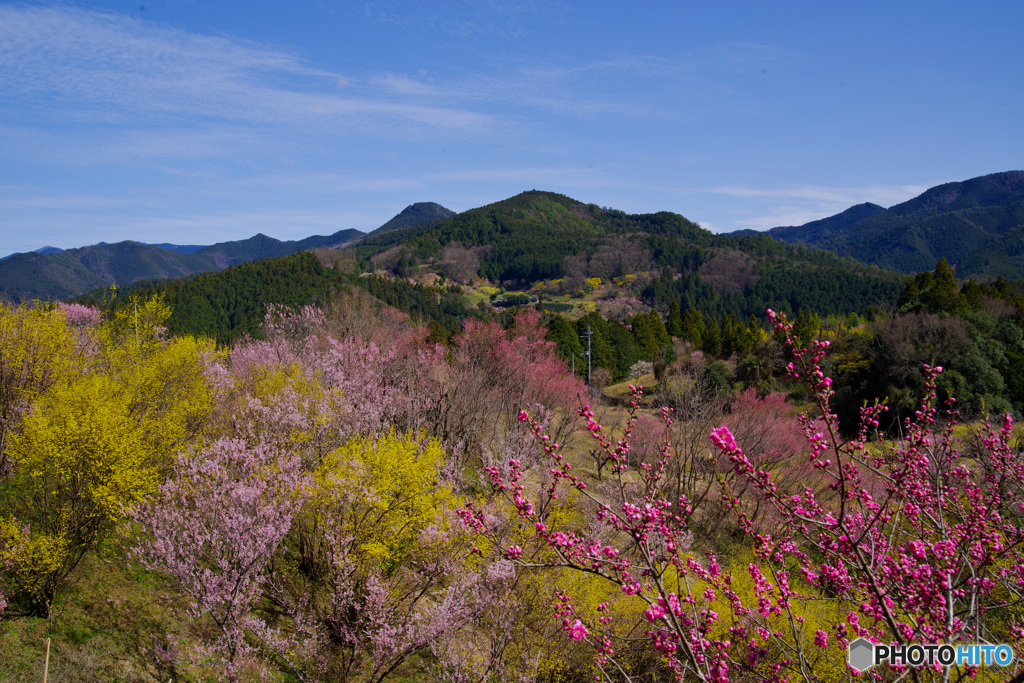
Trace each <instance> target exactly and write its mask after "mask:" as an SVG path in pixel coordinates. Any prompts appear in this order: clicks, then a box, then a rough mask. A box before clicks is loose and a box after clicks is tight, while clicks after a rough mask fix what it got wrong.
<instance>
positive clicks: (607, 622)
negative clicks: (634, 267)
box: [460, 312, 1024, 682]
mask: <svg viewBox="0 0 1024 683" xmlns="http://www.w3.org/2000/svg"><path fill="white" fill-rule="evenodd" d="M769 315H770V317H771V318H772V321H773V323H774V324H775V326H776V329H777V331H779V332H780V333H781V334H782V335H783V336H784V337H785V339H786V345H787V347H788V348H789V350H790V352H791V354H792V357H793V362H792V363H791V364H790V365H789V366H788V368H787V369H788V372H789V376H790V378H791V379H793V380H798V381H801V380H802V381H804V382H806V384H807V386H808V388H809V390H810V392H811V395H812V396H813V398H814V408H812V409H811V410H809V411H808V412H806V413H804V414H803V415H802V416H801V417H800V418H799V428H800V430H801V431H802V433H803V440H802V443H801V444H800V446H799V448H797V447H796V445H795V444H793V445H791V446H790V447H791V448H793V449H794V452H793V453H791V454H790V456H789V458H790V459H797V458H799V459H802V460H803V462H804V463H805V465H804V466H805V467H806V468H807V470H809V471H810V472H812V473H814V476H811V477H808V478H806V480H805V481H798V480H797V479H796V478H794V477H792V476H781V477H780V476H779V475H780V473H783V474H785V473H786V472H787V471H791V469H792V467H790V466H787V467H784V468H781V469H780V467H779V464H780V463H781V462H783V461H785V460H786V458H785V454H778V453H774V454H773V453H772V451H770V450H769V448H762V447H757V448H755V447H751V446H748V447H751V452H750V453H749V455H748V453H747V452H746V451H745V450H744V446H743V445H742V444H741V443H740V441H739V440H738V439H737V437H736V435H735V434H734V433H733V431H732V430H731V429H730V428H729V427H728V426H726V425H722V426H720V427H718V428H716V429H714V430H712V432H711V434H710V439H711V441H712V443H713V445H714V447H715V448H716V449H717V450H718V452H719V453H720V456H719V458H717V459H716V462H717V463H719V464H721V463H724V464H725V468H722V467H720V466H719V467H716V470H717V471H716V472H715V476H716V478H717V480H718V482H719V493H720V496H721V499H722V502H723V504H724V505H725V507H726V509H728V510H729V511H730V512H731V513H732V514H734V515H735V518H736V520H737V523H738V526H739V528H740V529H741V530H742V531H743V532H744V533H745V535H746V538H747V539H748V541H747V543H748V548H749V550H748V551H746V552H747V553H748V554H749V559H743V560H742V561H740V562H735V561H733V563H731V564H730V563H728V562H721V561H719V559H718V558H716V557H715V556H714V555H713V554H708V555H706V556H703V557H700V556H698V555H697V554H695V553H694V552H692V551H691V540H692V538H693V532H694V531H696V530H699V526H698V525H697V524H695V517H696V516H695V514H694V513H695V511H694V510H693V509H692V508H691V504H690V501H689V500H688V499H687V498H686V497H685V496H680V497H678V498H671V497H668V496H666V495H665V493H664V492H665V491H666V487H664V486H663V485H662V480H663V478H664V475H665V472H666V469H667V464H668V462H669V461H670V459H671V457H672V446H671V444H670V443H665V444H664V445H663V447H662V449H661V457H660V458H657V459H653V460H652V459H645V460H644V461H642V462H641V463H640V465H639V468H638V471H633V470H631V460H630V457H629V453H630V449H631V444H630V440H629V437H630V432H631V428H632V424H630V425H628V426H627V429H626V431H625V435H624V437H623V438H622V439H620V440H616V439H614V438H612V437H610V436H609V435H607V434H606V433H605V430H604V429H603V427H601V425H599V424H597V423H596V421H594V420H593V413H592V412H591V411H590V409H589V408H586V407H585V408H583V409H582V410H581V411H580V412H581V416H582V417H583V418H584V419H586V420H587V421H588V429H589V431H590V432H591V434H592V436H593V438H594V440H595V443H596V446H597V448H598V449H599V450H600V451H601V452H602V453H604V454H605V457H606V458H607V461H608V465H607V467H608V468H609V469H610V470H611V472H612V475H613V479H614V481H615V482H616V485H615V487H613V488H612V489H610V490H609V489H607V488H605V489H602V490H601V491H600V493H599V494H596V495H595V493H594V491H593V490H592V489H591V488H588V484H587V482H586V481H585V480H584V479H585V478H584V477H581V476H579V475H578V474H577V473H576V472H575V471H574V469H573V467H572V465H571V464H570V463H569V462H568V461H567V459H566V458H565V456H564V455H563V452H562V451H563V449H562V447H561V445H560V444H558V443H556V442H555V441H554V440H553V439H551V438H550V437H549V436H548V435H547V434H546V433H545V432H544V429H543V428H542V426H541V425H540V424H539V423H538V422H537V421H535V420H532V419H531V418H530V416H529V414H528V413H526V412H525V411H523V412H521V413H520V416H519V417H520V420H521V421H523V422H525V423H527V424H528V425H529V426H530V428H531V431H532V433H533V434H534V437H535V439H536V440H537V442H538V443H539V444H540V448H541V449H542V451H543V452H544V454H545V455H546V457H547V458H548V459H549V463H550V466H551V474H552V479H551V483H550V486H549V488H548V490H547V498H548V499H557V498H558V497H559V496H560V495H561V496H564V495H565V494H566V491H567V490H568V491H571V492H573V494H574V495H575V496H576V497H578V498H582V499H589V501H590V505H591V508H590V509H591V510H592V511H593V515H594V518H595V520H596V522H597V523H598V524H599V525H600V526H598V527H597V528H595V527H594V526H591V527H590V528H589V529H587V528H581V527H580V526H579V525H575V526H569V525H565V524H564V523H562V524H559V523H555V522H553V521H552V520H553V519H554V518H553V517H551V516H550V515H549V510H550V508H549V507H547V506H542V505H539V504H538V497H537V496H535V495H532V494H531V493H530V488H529V487H528V485H527V483H526V480H525V479H524V476H523V468H522V466H521V464H520V463H519V462H517V461H515V460H513V461H511V462H509V465H508V468H507V469H505V468H497V467H495V468H489V469H488V475H489V477H490V483H491V487H492V490H493V491H494V492H495V493H496V494H497V495H498V496H499V497H501V498H504V499H505V500H507V501H508V502H509V503H511V505H512V506H513V508H514V510H515V514H516V516H517V517H518V519H519V520H520V523H527V524H528V525H529V528H530V529H532V530H533V532H534V533H533V536H532V539H531V540H530V541H529V542H528V543H510V542H509V537H508V536H506V535H503V533H502V528H503V527H502V526H501V525H500V524H496V523H495V522H494V521H493V520H492V519H491V518H490V517H489V516H488V515H487V514H485V512H484V511H483V510H482V509H481V507H480V506H479V505H467V506H466V508H465V509H463V510H462V511H461V512H460V516H461V517H462V519H463V520H464V522H465V523H466V524H467V525H468V526H469V527H471V528H472V529H474V530H475V531H476V532H477V533H478V534H480V535H481V536H483V537H485V538H487V539H488V541H489V543H490V544H491V546H492V547H495V548H497V549H498V552H500V554H501V555H503V556H504V557H505V558H506V559H508V560H510V561H512V562H515V563H517V564H519V565H520V566H521V567H524V568H530V567H562V568H567V569H571V570H576V571H580V572H584V573H586V574H587V575H590V576H592V577H597V578H598V579H600V580H604V581H606V582H609V583H611V584H612V585H614V586H617V587H618V589H619V590H621V592H622V594H624V595H625V596H630V598H631V599H632V600H633V601H634V604H639V607H637V608H636V609H637V610H641V609H642V613H643V619H644V621H646V622H647V623H648V626H647V627H646V628H645V629H644V630H643V631H641V632H642V633H643V634H644V636H643V637H644V641H645V642H646V644H647V647H649V648H650V649H651V650H653V651H654V652H656V653H657V654H659V655H660V656H661V657H662V661H663V662H664V664H665V666H667V668H668V669H669V670H670V671H671V672H672V674H673V676H674V678H675V679H676V680H689V679H696V680H705V681H717V682H724V681H728V680H769V681H791V680H794V679H798V680H805V681H814V680H821V679H823V678H832V677H844V676H846V675H848V673H850V672H851V671H852V670H849V669H848V668H847V664H846V647H847V645H848V643H849V642H850V641H852V640H853V639H855V638H857V637H865V638H868V639H871V640H874V641H877V642H887V643H888V642H898V643H904V644H906V643H912V642H922V643H931V642H995V643H998V642H1013V643H1015V644H1016V645H1018V647H1019V646H1021V645H1024V628H1022V627H1021V626H1020V624H1022V623H1024V613H1022V608H1024V605H1022V595H1024V530H1022V526H1021V525H1022V519H1024V463H1022V458H1021V457H1020V454H1019V453H1018V452H1016V451H1015V450H1014V449H1013V447H1012V446H1011V440H1010V437H1011V427H1012V424H1011V420H1010V418H1009V417H1006V418H1005V419H1004V421H1003V424H1002V426H1001V427H1000V428H998V429H997V428H992V427H990V426H988V425H985V426H984V427H983V428H982V429H981V430H980V431H979V433H978V434H977V435H976V437H975V441H974V443H973V444H972V445H971V447H970V448H962V447H959V446H958V442H957V439H956V438H955V431H954V425H955V421H956V414H955V412H953V411H951V410H950V411H947V412H946V413H945V414H940V412H939V411H938V409H937V408H936V407H935V405H934V403H935V399H936V392H935V377H936V376H937V375H938V373H939V372H941V368H933V367H927V366H926V367H925V368H924V370H925V373H926V377H927V382H928V384H927V387H928V394H927V395H926V396H925V397H924V400H923V401H922V404H921V407H920V409H919V410H918V412H917V414H916V416H915V419H914V420H909V421H908V422H907V423H906V424H905V425H904V434H905V438H904V439H903V440H902V441H901V442H899V443H898V444H896V445H892V444H886V443H885V442H879V441H877V440H874V441H873V440H872V439H873V438H874V436H873V430H874V428H875V427H877V425H878V417H879V415H880V414H881V412H882V411H884V407H883V406H878V405H875V406H869V407H866V408H864V409H863V411H862V417H861V422H860V427H859V430H858V432H857V433H856V434H855V435H854V436H853V437H852V438H846V437H844V436H843V435H842V434H841V433H840V432H839V426H838V420H837V418H836V416H835V415H834V414H833V413H832V412H831V410H830V406H829V402H830V399H831V397H832V381H831V379H830V378H828V377H826V376H825V374H824V372H823V371H822V369H821V365H820V362H821V360H822V359H823V357H824V356H825V354H826V353H827V350H828V347H829V343H828V342H827V341H824V342H819V341H815V342H813V343H812V344H810V345H809V346H810V348H804V347H803V345H802V344H801V343H800V342H799V340H798V339H796V338H795V337H794V336H793V334H792V326H791V325H790V324H789V323H788V322H786V320H785V318H784V317H783V316H777V315H775V314H774V313H772V312H769ZM641 393H642V391H641V390H639V389H635V390H634V402H633V410H634V413H635V410H636V406H637V404H638V400H639V397H640V395H641ZM664 419H665V421H666V423H667V424H669V425H670V423H671V415H670V414H669V413H668V412H667V411H666V412H665V414H664ZM632 422H633V419H632V418H631V423H632ZM736 427H737V431H739V432H741V433H742V428H741V427H742V425H739V424H737V425H736ZM744 441H747V440H746V439H744ZM780 442H783V441H782V440H780ZM748 444H749V442H748ZM767 446H768V447H771V444H768V445H767ZM756 506H761V507H765V506H767V507H768V508H770V510H771V513H772V517H771V519H772V521H773V524H771V525H769V526H762V525H755V524H754V522H753V519H752V513H753V510H754V508H755V507H756ZM636 601H639V602H636ZM555 607H556V611H557V613H558V615H559V616H560V617H561V618H562V620H563V627H564V631H565V633H566V635H567V636H568V637H569V638H571V639H574V640H577V641H583V642H587V643H589V644H590V645H591V646H592V647H593V648H594V650H595V651H596V656H595V660H594V662H595V666H596V667H597V668H598V669H599V670H600V672H601V674H602V675H603V676H604V677H605V678H607V679H609V680H611V679H618V678H623V679H628V678H629V677H630V675H631V672H630V671H629V668H628V665H627V663H626V662H625V661H624V660H623V659H622V658H621V657H620V655H619V653H618V652H617V650H621V649H622V646H623V645H624V644H625V643H624V641H623V640H620V636H621V633H622V631H621V630H619V631H616V630H615V629H614V628H613V622H614V621H615V619H617V618H622V617H621V616H618V615H617V614H616V613H615V610H614V609H613V607H612V606H610V605H609V604H608V603H603V604H602V605H600V606H599V607H598V609H597V611H596V612H584V611H581V610H580V609H578V607H577V605H575V604H574V602H573V600H572V598H571V597H570V596H569V595H568V594H567V593H566V592H564V591H558V592H557V593H556V605H555ZM627 618H628V617H627ZM634 645H635V644H634ZM906 673H907V674H908V675H909V676H910V677H911V678H912V679H913V680H922V679H924V678H927V677H928V675H929V673H928V672H927V671H922V670H920V669H911V670H909V671H908V672H906ZM967 673H971V669H970V667H968V671H967ZM870 675H871V676H872V677H874V678H876V679H881V677H882V676H884V675H885V671H884V670H880V669H874V670H872V671H871V672H870ZM972 675H973V674H972ZM940 677H942V676H941V674H940Z"/></svg>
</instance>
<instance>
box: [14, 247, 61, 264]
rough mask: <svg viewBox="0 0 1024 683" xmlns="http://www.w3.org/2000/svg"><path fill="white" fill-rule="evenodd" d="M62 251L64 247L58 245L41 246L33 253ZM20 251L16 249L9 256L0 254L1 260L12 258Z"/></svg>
mask: <svg viewBox="0 0 1024 683" xmlns="http://www.w3.org/2000/svg"><path fill="white" fill-rule="evenodd" d="M62 251H64V250H63V249H58V248H57V247H39V248H38V249H36V250H35V251H33V252H31V253H33V254H56V253H59V252H62ZM20 253H21V252H20V251H16V252H14V253H13V254H8V255H7V256H0V261H5V260H7V259H9V258H11V257H12V256H17V255H18V254H20Z"/></svg>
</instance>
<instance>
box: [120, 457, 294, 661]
mask: <svg viewBox="0 0 1024 683" xmlns="http://www.w3.org/2000/svg"><path fill="white" fill-rule="evenodd" d="M175 474H176V476H175V477H174V478H173V479H171V480H170V481H168V482H166V483H165V484H163V485H161V486H160V488H159V491H158V493H157V495H156V496H155V497H154V498H153V499H152V500H150V501H148V502H146V503H144V504H142V505H140V506H138V507H137V508H136V509H135V510H133V511H132V513H131V515H132V517H133V518H134V519H135V520H136V521H137V522H138V523H139V524H140V525H141V527H142V531H143V535H142V537H141V539H140V541H139V542H138V545H137V546H136V549H135V554H136V556H137V557H138V558H139V559H140V560H141V561H142V563H143V564H144V565H145V566H147V567H148V568H150V569H152V570H155V571H158V572H160V573H162V574H165V575H167V576H168V577H170V579H171V581H172V583H173V586H174V588H175V589H176V591H177V592H178V593H179V594H181V595H182V596H184V597H185V598H186V602H185V603H184V604H183V607H184V611H185V613H186V614H187V615H188V616H190V617H191V618H192V619H195V620H197V623H200V624H201V623H203V622H202V621H201V620H205V619H209V621H210V622H212V624H213V627H214V633H215V634H216V635H215V636H214V637H212V638H211V639H210V642H208V643H207V645H205V646H204V647H201V648H199V652H198V655H199V658H200V659H207V660H209V659H211V658H212V659H214V660H217V659H219V660H220V661H221V662H222V664H223V675H224V677H225V679H227V680H238V678H239V676H240V675H241V672H242V671H244V670H245V667H246V665H247V664H248V663H251V661H252V657H251V653H252V651H253V645H251V643H250V642H249V641H250V639H251V637H252V635H253V634H255V636H256V637H257V638H258V637H259V635H260V634H264V633H267V632H268V629H267V627H266V625H265V624H264V623H263V622H262V621H261V620H260V619H259V618H258V617H257V616H256V615H255V614H254V613H253V610H254V607H255V605H256V603H257V601H258V599H259V597H260V595H261V592H262V590H263V586H264V581H265V577H266V569H267V564H268V562H269V561H270V558H271V557H272V556H273V554H274V552H275V551H276V549H277V547H278V545H279V544H280V542H281V540H282V539H283V538H284V537H285V534H287V532H288V530H289V527H290V525H291V521H292V517H293V516H294V515H295V513H296V511H297V510H298V508H299V507H300V505H301V496H300V489H301V487H302V486H303V481H304V477H303V475H302V474H301V473H300V472H299V459H298V458H297V457H294V456H286V455H282V454H280V453H278V452H277V451H275V450H273V449H270V448H267V447H263V446H256V447H253V446H249V445H248V444H246V443H245V442H244V441H239V440H230V439H222V440H220V441H217V442H215V443H213V444H211V445H210V446H209V447H207V448H204V449H200V450H197V451H195V452H193V453H189V454H183V455H182V456H181V457H180V458H179V461H178V466H177V468H176V472H175ZM247 634H250V638H248V639H247Z"/></svg>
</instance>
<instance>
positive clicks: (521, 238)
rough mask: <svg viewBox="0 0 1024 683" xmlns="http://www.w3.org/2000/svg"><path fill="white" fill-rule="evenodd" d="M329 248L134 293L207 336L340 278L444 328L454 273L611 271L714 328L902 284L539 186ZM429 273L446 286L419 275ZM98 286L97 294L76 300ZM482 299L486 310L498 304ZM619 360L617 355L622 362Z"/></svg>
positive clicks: (569, 291) (451, 307) (856, 298)
mask: <svg viewBox="0 0 1024 683" xmlns="http://www.w3.org/2000/svg"><path fill="white" fill-rule="evenodd" d="M264 239H266V238H263V237H262V236H257V237H255V238H252V239H251V240H248V241H246V242H244V243H234V247H235V249H236V250H237V251H236V253H245V251H244V249H245V247H247V246H249V247H251V248H252V253H256V252H258V251H259V249H261V248H262V244H261V240H264ZM212 249H213V247H208V248H206V249H204V250H202V251H201V252H199V253H197V254H196V255H195V256H197V257H201V256H204V255H206V254H208V253H209V251H208V250H212ZM328 253H331V254H342V253H344V254H348V257H347V263H348V264H349V265H348V266H346V267H344V268H338V269H332V268H325V267H324V266H322V265H321V264H320V263H318V262H317V260H316V259H315V258H314V257H313V256H312V255H309V256H308V257H307V256H303V257H301V258H300V257H299V255H296V256H294V257H289V258H286V259H281V258H277V259H266V260H262V261H260V262H258V263H249V264H244V265H239V266H237V267H235V268H233V269H231V270H229V271H227V272H224V273H209V274H207V275H202V276H198V277H193V278H188V279H185V280H176V281H169V282H156V281H150V282H142V283H139V285H137V286H136V287H133V288H132V291H140V290H145V291H156V290H159V291H163V292H165V294H166V296H167V302H168V303H169V304H170V305H171V308H172V310H174V315H173V316H172V318H171V320H170V323H169V325H170V327H171V331H172V332H187V333H192V334H200V333H205V334H209V335H212V336H214V337H216V338H217V339H218V340H219V341H220V342H222V343H225V342H228V341H231V340H232V339H235V338H237V337H238V336H240V335H241V334H243V333H250V334H252V333H254V332H255V331H256V325H257V323H258V321H259V320H260V319H261V317H262V311H263V308H264V307H265V306H266V305H267V304H269V303H281V304H287V305H295V304H300V303H310V302H312V301H324V300H326V299H328V298H329V296H330V294H331V292H332V291H336V290H337V289H338V288H346V287H348V288H351V287H357V288H360V289H363V290H366V291H368V292H369V293H370V294H372V295H373V296H374V297H376V298H377V299H379V300H380V301H381V302H383V303H385V304H387V305H389V306H394V307H396V308H399V309H401V310H404V311H406V312H408V313H410V314H412V315H414V316H415V317H417V318H419V319H420V320H422V321H423V322H427V321H432V322H433V323H434V324H435V325H436V326H437V334H438V335H440V336H449V335H451V334H452V333H454V332H457V331H458V330H459V329H460V327H461V325H462V320H463V319H464V318H466V317H467V316H469V315H474V316H479V315H480V314H481V309H478V308H477V307H476V306H475V305H472V304H470V303H469V301H468V300H466V299H465V298H464V297H463V296H462V294H461V291H462V290H461V289H460V287H459V285H458V283H462V284H463V285H469V284H471V283H473V282H478V281H479V280H480V279H481V278H485V279H486V280H487V281H490V282H493V283H497V284H502V285H503V286H505V287H507V288H518V289H520V290H525V289H527V288H533V290H531V291H536V290H542V291H540V293H539V297H540V299H539V300H540V305H541V306H542V307H543V306H544V305H545V302H551V301H552V300H553V298H559V297H561V298H562V299H564V298H565V297H566V296H570V297H577V296H578V295H581V294H583V293H584V291H590V290H591V289H592V288H593V287H594V286H596V285H597V284H599V283H601V282H607V283H612V282H615V283H617V286H615V287H613V289H614V291H609V292H608V296H609V297H612V298H626V299H632V300H635V301H637V303H638V305H640V306H641V309H643V310H650V309H651V308H654V309H656V310H657V311H659V312H660V314H661V315H662V316H666V317H668V316H669V315H670V313H671V312H672V311H677V315H679V313H678V312H680V311H681V312H687V311H691V309H692V313H690V316H691V318H692V317H693V316H694V315H696V314H699V315H700V316H701V318H702V320H706V321H707V322H708V324H712V323H713V324H714V325H715V326H722V329H726V328H728V329H737V325H740V323H741V322H743V321H747V320H748V319H749V318H750V316H756V317H757V318H760V317H762V316H763V314H764V311H765V309H767V308H768V307H773V308H775V309H778V310H788V311H791V312H793V313H797V312H799V311H814V312H816V313H819V314H822V315H829V314H835V315H842V316H845V315H846V314H848V313H857V314H867V313H869V312H870V311H872V310H880V309H882V308H891V307H892V306H893V305H895V302H896V299H897V297H898V296H899V294H900V292H901V291H903V289H904V287H905V285H906V282H907V278H906V277H905V276H902V275H900V274H898V273H895V272H893V271H885V270H880V269H878V268H876V267H870V266H864V265H861V264H858V263H856V262H854V261H852V260H849V259H842V258H839V257H837V256H836V255H834V254H831V253H829V252H826V251H822V250H819V249H814V248H810V247H805V246H796V245H787V244H785V243H782V242H779V241H777V240H774V239H772V238H770V237H767V236H765V235H754V236H748V237H728V236H721V235H714V234H712V233H710V232H708V231H707V230H704V229H703V228H701V227H700V226H698V225H696V224H694V223H692V222H690V221H688V220H687V219H685V218H684V217H682V216H680V215H678V214H674V213H668V212H662V213H656V214H638V215H629V214H626V213H623V212H621V211H614V210H610V209H602V208H600V207H598V206H596V205H587V204H582V203H580V202H577V201H575V200H573V199H571V198H569V197H565V196H562V195H557V194H553V193H549V192H538V191H531V192H524V193H522V194H520V195H517V196H515V197H512V198H510V199H507V200H504V201H501V202H497V203H495V204H491V205H488V206H485V207H481V208H479V209H473V210H470V211H467V212H465V213H462V214H458V215H455V216H452V217H449V218H447V219H442V220H438V221H432V222H430V223H426V224H423V225H420V226H414V227H410V228H404V229H398V230H393V231H390V232H385V233H378V234H373V235H369V236H367V237H366V238H365V239H363V240H362V241H360V242H359V243H358V244H356V245H355V247H353V248H350V249H348V250H345V251H338V250H329V251H328ZM324 260H325V261H327V262H332V261H333V259H330V258H325V259H324ZM342 260H344V259H342ZM334 262H337V261H334ZM435 273H436V274H438V275H440V276H442V277H445V278H447V281H448V283H450V284H449V285H445V286H429V285H427V284H425V283H426V282H429V280H430V278H431V277H433V274H435ZM413 281H419V282H422V283H423V284H413ZM102 296H103V294H102V292H99V291H97V292H94V293H92V294H91V295H90V296H89V297H86V298H84V299H82V300H83V301H87V302H89V301H96V300H98V299H100V298H102ZM524 298H526V299H527V300H529V299H530V297H524ZM534 300H537V299H536V296H534ZM486 309H488V310H490V313H487V311H486V310H485V311H484V313H483V314H484V315H485V316H486V315H493V314H494V313H493V309H490V307H486ZM554 310H558V308H557V307H556V308H555V309H554ZM744 324H745V322H744ZM701 325H704V323H703V322H700V323H699V324H698V327H699V326H701ZM677 327H678V324H677ZM726 346H728V341H726ZM648 355H649V354H648ZM624 358H625V357H624ZM638 358H639V357H638ZM625 362H626V361H625V360H622V359H620V360H619V361H617V366H622V365H623V364H625ZM626 369H628V366H625V367H620V368H619V370H618V371H617V372H620V373H621V372H623V371H625V370H626Z"/></svg>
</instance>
